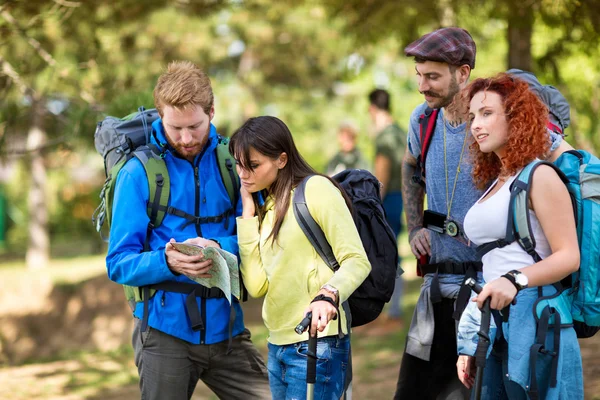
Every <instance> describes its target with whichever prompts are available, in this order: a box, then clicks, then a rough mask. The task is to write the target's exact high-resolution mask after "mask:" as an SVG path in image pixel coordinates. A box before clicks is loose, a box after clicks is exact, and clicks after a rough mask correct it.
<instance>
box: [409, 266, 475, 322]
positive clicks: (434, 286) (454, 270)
mask: <svg viewBox="0 0 600 400" xmlns="http://www.w3.org/2000/svg"><path fill="white" fill-rule="evenodd" d="M482 267H483V264H482V263H481V262H480V261H466V262H452V261H444V262H441V263H435V264H425V265H418V268H419V271H420V272H421V274H422V275H423V276H425V275H426V274H435V275H434V277H433V280H432V282H431V290H430V292H429V293H430V294H429V298H430V299H431V302H432V303H434V304H435V303H439V302H440V301H442V292H441V290H440V281H439V279H438V274H452V275H464V279H463V282H462V284H461V286H460V290H459V292H458V296H457V297H456V301H455V307H454V314H453V315H452V317H453V318H454V319H455V320H459V319H460V316H461V315H462V313H463V311H464V310H465V308H466V307H467V304H468V302H469V298H470V297H471V288H469V287H468V286H467V285H465V281H466V280H467V279H468V278H473V279H477V272H481V271H482Z"/></svg>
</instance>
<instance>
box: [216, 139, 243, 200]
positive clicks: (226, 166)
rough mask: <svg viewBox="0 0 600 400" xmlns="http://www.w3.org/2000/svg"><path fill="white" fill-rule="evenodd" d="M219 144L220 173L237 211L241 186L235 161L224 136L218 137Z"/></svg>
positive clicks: (227, 140)
mask: <svg viewBox="0 0 600 400" xmlns="http://www.w3.org/2000/svg"><path fill="white" fill-rule="evenodd" d="M217 140H218V141H219V142H218V144H217V149H216V152H217V163H218V164H219V171H220V172H221V179H222V180H223V184H224V185H225V189H227V194H228V195H229V200H230V201H231V205H232V206H233V209H234V210H235V207H236V206H237V203H238V198H239V193H240V185H239V178H238V174H237V171H236V169H235V160H234V159H233V156H232V155H231V153H229V139H228V138H224V137H223V136H220V135H219V136H218V139H217Z"/></svg>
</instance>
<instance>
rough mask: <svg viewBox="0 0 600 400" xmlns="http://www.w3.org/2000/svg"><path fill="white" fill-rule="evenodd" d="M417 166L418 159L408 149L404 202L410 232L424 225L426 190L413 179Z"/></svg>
mask: <svg viewBox="0 0 600 400" xmlns="http://www.w3.org/2000/svg"><path fill="white" fill-rule="evenodd" d="M416 167H417V160H416V159H415V158H414V157H413V156H412V154H410V153H409V152H408V151H407V152H406V153H405V155H404V160H403V162H402V202H403V203H404V212H405V214H406V225H407V230H408V232H410V231H412V230H413V229H414V228H417V227H421V226H423V201H424V200H425V190H424V189H423V187H422V186H421V185H419V184H418V183H415V182H413V180H412V177H413V175H414V174H415V170H416Z"/></svg>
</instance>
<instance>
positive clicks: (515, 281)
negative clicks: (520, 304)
mask: <svg viewBox="0 0 600 400" xmlns="http://www.w3.org/2000/svg"><path fill="white" fill-rule="evenodd" d="M512 272H513V271H510V272H507V273H506V274H504V275H502V277H503V278H506V279H508V280H509V281H510V283H512V284H513V285H514V286H515V288H517V293H519V292H520V291H521V290H522V289H523V288H522V287H521V286H519V284H518V283H517V279H516V278H515V276H514V275H513V274H512Z"/></svg>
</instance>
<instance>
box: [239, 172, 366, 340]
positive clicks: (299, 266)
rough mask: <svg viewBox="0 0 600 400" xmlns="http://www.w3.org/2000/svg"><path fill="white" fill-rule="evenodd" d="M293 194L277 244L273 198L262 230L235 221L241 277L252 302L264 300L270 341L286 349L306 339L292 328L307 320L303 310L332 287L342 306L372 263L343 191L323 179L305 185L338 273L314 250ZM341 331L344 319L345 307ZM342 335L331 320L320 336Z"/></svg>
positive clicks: (247, 221) (256, 225) (252, 222)
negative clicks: (298, 218) (296, 211)
mask: <svg viewBox="0 0 600 400" xmlns="http://www.w3.org/2000/svg"><path fill="white" fill-rule="evenodd" d="M293 193H294V191H293V190H292V194H291V197H290V206H289V208H288V211H287V213H286V215H285V218H284V220H283V224H282V225H281V229H280V231H279V236H278V238H277V241H276V242H275V243H272V239H271V238H270V239H269V240H268V242H267V241H266V239H267V237H268V236H269V233H270V232H271V230H272V228H273V224H274V220H275V209H274V203H273V199H272V198H271V197H269V198H268V199H267V201H266V203H265V209H266V214H265V217H264V220H263V223H262V225H261V227H260V229H259V222H258V218H257V217H253V218H246V219H244V218H241V217H238V219H237V233H238V241H239V246H240V257H241V261H242V264H241V272H242V277H243V279H244V284H245V286H246V288H247V289H248V292H249V293H250V295H251V296H253V297H262V296H265V300H264V303H263V311H262V316H263V320H264V322H265V325H266V327H267V329H268V330H269V338H268V341H269V342H270V343H272V344H275V345H285V344H291V343H297V342H300V341H304V340H308V333H306V332H305V333H304V334H303V335H302V336H300V335H298V334H297V333H296V332H295V331H294V327H295V326H296V325H297V324H298V323H299V322H300V321H301V320H302V318H303V317H304V311H305V309H306V308H307V307H308V305H309V304H310V302H311V300H312V299H313V298H314V297H315V296H316V295H317V292H318V291H319V290H320V288H321V286H323V285H324V284H326V283H328V284H330V285H331V286H333V287H334V288H336V289H338V291H339V299H340V304H341V302H343V301H345V300H347V299H348V296H350V294H351V293H352V292H354V290H355V289H356V288H357V287H358V286H359V285H360V284H361V283H362V282H363V281H364V280H365V278H366V277H367V275H368V274H369V272H370V271H371V264H370V263H369V260H368V258H367V255H366V253H365V250H364V248H363V246H362V242H361V240H360V236H359V235H358V231H357V230H356V227H355V225H354V221H353V220H352V215H351V214H350V211H349V210H348V208H347V207H346V204H345V202H344V198H343V197H342V195H341V193H340V191H339V190H338V189H337V188H336V187H335V186H334V185H333V184H332V183H331V182H330V181H329V180H328V179H327V178H325V177H322V176H314V177H312V178H310V179H309V181H308V182H307V184H306V190H305V195H306V203H307V205H308V209H309V211H310V214H311V215H312V216H313V218H314V219H315V221H316V222H317V223H318V224H319V226H320V227H321V228H322V229H323V232H324V233H325V236H326V237H327V240H328V241H329V243H330V244H331V247H332V249H333V253H334V254H335V258H336V260H338V263H339V264H340V268H339V269H338V271H337V272H336V273H335V274H334V273H333V271H332V270H331V269H330V268H329V267H328V266H327V264H325V262H324V261H323V260H322V259H321V257H320V256H319V255H318V254H317V252H316V251H315V250H314V248H313V246H312V245H311V244H310V242H309V241H308V239H307V238H306V236H305V235H304V233H303V232H302V230H301V229H300V226H299V225H298V223H297V222H296V218H295V216H294V211H293V205H292V202H293V197H294V194H293ZM340 313H341V314H342V330H343V331H344V333H347V332H346V318H345V315H344V312H343V310H342V308H341V307H340ZM337 333H338V322H337V321H330V322H329V324H328V325H327V327H326V328H325V330H324V331H323V332H322V333H320V334H319V336H320V337H323V336H330V335H335V334H337Z"/></svg>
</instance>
